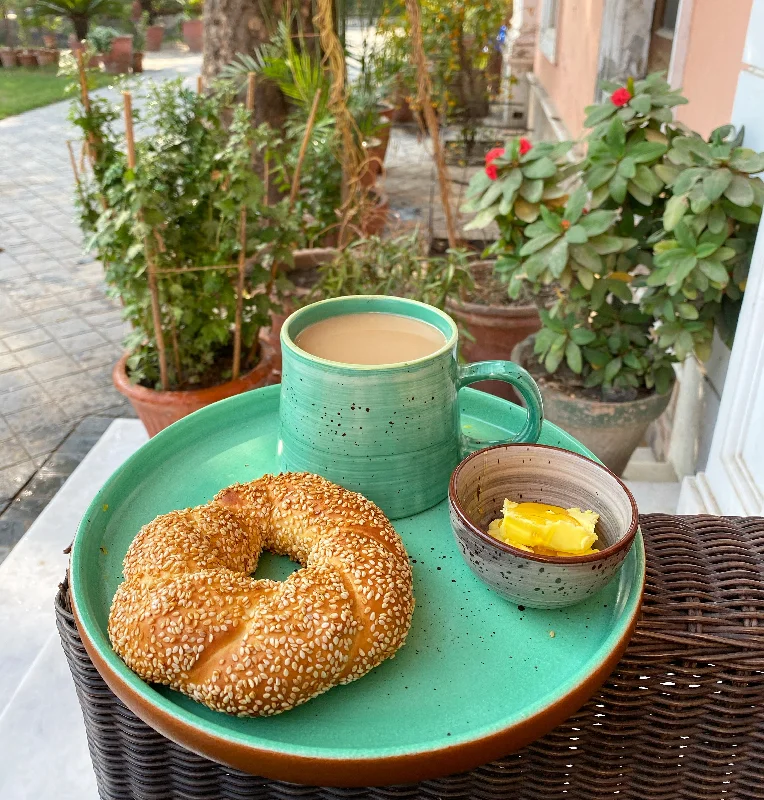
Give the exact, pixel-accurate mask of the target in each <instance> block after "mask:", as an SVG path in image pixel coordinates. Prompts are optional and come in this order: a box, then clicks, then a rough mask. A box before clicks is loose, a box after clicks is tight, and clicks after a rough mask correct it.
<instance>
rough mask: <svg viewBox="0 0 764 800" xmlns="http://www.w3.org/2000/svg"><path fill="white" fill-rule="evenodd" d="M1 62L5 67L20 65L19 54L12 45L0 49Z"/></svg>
mask: <svg viewBox="0 0 764 800" xmlns="http://www.w3.org/2000/svg"><path fill="white" fill-rule="evenodd" d="M0 63H2V65H3V68H4V69H11V68H13V67H18V65H19V58H18V54H17V53H16V51H15V50H14V49H13V48H12V47H4V48H2V49H0Z"/></svg>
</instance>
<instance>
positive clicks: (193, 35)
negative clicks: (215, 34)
mask: <svg viewBox="0 0 764 800" xmlns="http://www.w3.org/2000/svg"><path fill="white" fill-rule="evenodd" d="M183 41H184V42H185V43H186V44H187V45H188V49H189V50H190V51H191V52H192V53H201V52H202V47H203V43H204V22H203V21H202V20H201V19H187V20H186V21H185V22H184V23H183Z"/></svg>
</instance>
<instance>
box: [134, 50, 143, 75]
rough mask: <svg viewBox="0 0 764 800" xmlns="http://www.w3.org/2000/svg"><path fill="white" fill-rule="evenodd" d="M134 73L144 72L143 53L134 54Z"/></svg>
mask: <svg viewBox="0 0 764 800" xmlns="http://www.w3.org/2000/svg"><path fill="white" fill-rule="evenodd" d="M133 72H143V53H135V52H134V53H133Z"/></svg>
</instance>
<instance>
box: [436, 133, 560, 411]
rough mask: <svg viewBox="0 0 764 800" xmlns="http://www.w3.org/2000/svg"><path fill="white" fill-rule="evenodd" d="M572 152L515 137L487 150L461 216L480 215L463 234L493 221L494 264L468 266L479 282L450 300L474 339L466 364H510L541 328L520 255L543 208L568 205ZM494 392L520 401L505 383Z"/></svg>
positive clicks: (466, 352) (468, 343)
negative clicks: (520, 274)
mask: <svg viewBox="0 0 764 800" xmlns="http://www.w3.org/2000/svg"><path fill="white" fill-rule="evenodd" d="M571 146H572V143H571V142H562V143H560V144H556V145H553V144H551V143H549V142H540V143H538V144H536V145H535V146H534V145H533V144H532V143H531V142H530V141H529V140H528V139H526V138H524V137H520V138H515V139H513V140H511V141H509V142H507V144H506V146H505V147H502V148H495V149H493V150H490V151H489V152H488V153H487V154H486V157H485V160H486V166H485V169H484V170H483V171H481V172H478V173H476V174H475V175H474V176H473V178H472V180H471V181H470V185H469V188H468V190H467V194H466V201H467V202H466V203H465V205H464V206H463V207H462V210H463V211H465V212H475V216H474V217H473V219H472V220H470V221H469V222H468V223H467V224H466V225H465V230H473V229H476V228H484V227H486V226H487V225H489V224H491V223H495V224H496V225H497V226H498V229H499V238H498V239H497V240H496V241H495V242H494V243H493V244H492V245H491V246H490V247H489V248H488V249H487V250H486V252H485V256H486V257H492V258H490V259H489V260H482V261H479V262H476V263H473V264H471V266H470V268H471V269H472V271H473V276H474V278H475V285H474V287H473V288H472V289H471V291H470V292H469V293H465V294H464V296H463V297H461V298H454V299H452V300H450V301H449V312H450V313H451V314H452V315H453V316H454V317H455V318H456V319H457V320H459V322H460V323H461V324H462V325H463V327H464V328H465V329H466V330H467V331H468V332H469V334H470V337H469V338H465V342H464V344H463V345H462V350H463V353H464V356H465V357H466V358H467V359H468V360H469V361H484V360H490V359H508V358H510V357H511V354H512V350H513V348H514V347H515V345H517V344H518V343H519V342H521V341H522V340H523V339H525V338H526V337H527V336H529V335H530V334H531V333H534V332H535V331H537V330H538V329H539V328H540V327H541V321H540V319H539V312H538V308H537V305H536V303H535V301H534V297H533V295H532V293H531V292H530V291H529V288H528V286H527V285H526V284H525V283H524V282H523V281H522V280H519V279H518V277H517V274H516V268H517V265H518V264H519V261H520V257H519V255H518V253H519V250H520V248H521V247H522V245H523V244H524V242H525V235H524V231H525V229H526V227H527V226H528V225H530V224H532V223H534V222H535V221H536V220H537V219H538V217H539V215H540V214H541V208H542V206H543V207H544V208H545V209H547V210H549V209H553V208H557V207H559V206H560V205H561V204H564V202H565V200H566V199H567V195H566V193H565V190H564V188H563V184H564V181H565V178H566V176H567V174H568V172H569V170H570V162H569V161H568V160H567V154H568V152H569V151H570V149H571ZM490 391H491V392H492V393H496V394H498V395H499V396H501V397H505V398H507V399H512V400H514V399H516V398H515V395H514V393H513V392H512V390H511V388H510V387H508V386H507V384H505V383H501V382H495V383H492V384H491V385H490Z"/></svg>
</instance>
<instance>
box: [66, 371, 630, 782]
mask: <svg viewBox="0 0 764 800" xmlns="http://www.w3.org/2000/svg"><path fill="white" fill-rule="evenodd" d="M253 391H254V392H256V393H257V395H258V396H259V398H261V399H262V400H263V401H264V402H266V403H268V402H272V403H275V404H277V403H278V395H279V392H280V386H279V385H275V386H269V387H265V388H263V389H257V390H253ZM466 391H467V392H468V393H469V395H478V394H479V395H483V397H482V398H481V399H485V397H486V396H485V395H484V393H482V392H479V391H478V390H475V389H467V390H466ZM249 394H250V392H247V393H245V394H242V395H236V396H234V397H231V398H227V399H225V400H222V401H220V402H218V403H215V404H213V405H211V406H207V407H205V408H203V409H200V410H199V411H196V412H194V414H191V415H189V416H187V417H185V418H183V419H182V420H180V421H179V422H177V423H175V424H174V425H173V426H171V427H172V428H173V429H174V430H173V434H177V432H178V429H179V428H181V429H182V428H184V427H187V426H190V425H193V424H194V422H193V421H192V417H196V416H197V415H203V414H209V413H211V412H210V409H215V410H216V412H217V413H220V407H222V406H224V405H235V404H236V403H243V402H246V400H247V399H250V398H247V395H249ZM491 401H495V402H496V403H503V402H507V401H503V400H501V399H500V398H491ZM489 402H490V401H489ZM491 404H492V403H491ZM545 424H547V425H550V426H552V428H553V429H557V426H554V425H552V423H548V422H545ZM169 430H170V429H169V428H168V429H165V430H164V431H162V432H160V433H159V434H157V436H155V437H153V438H152V439H150V440H149V441H148V442H147V443H146V444H144V445H142V447H141V448H139V449H138V450H137V451H136V452H135V453H133V454H132V455H131V456H130V457H129V458H128V459H126V460H125V462H124V463H123V464H122V465H120V467H119V468H118V469H117V470H115V471H114V473H112V475H110V476H109V478H108V479H107V480H106V482H105V483H104V485H103V486H102V487H101V488H100V489H99V491H98V492H97V493H96V495H95V497H94V498H93V501H92V502H91V503H90V505H89V506H88V508H87V510H86V511H85V514H84V515H83V517H82V520H81V521H80V524H79V526H78V528H77V533H76V535H75V538H74V544H73V546H72V552H71V557H70V570H69V572H70V582H69V585H70V597H71V602H72V611H73V614H74V618H75V622H76V624H77V627H78V630H79V632H80V636H81V638H82V641H83V644H84V646H85V648H86V650H87V652H88V655H89V656H90V658H91V660H92V661H93V663H94V665H95V666H96V669H97V670H98V672H99V673H100V674H101V676H102V677H103V678H104V680H105V681H106V683H107V685H108V686H109V687H110V688H111V690H112V691H113V692H114V693H115V694H116V695H117V697H119V699H120V700H122V702H124V703H125V705H127V706H128V708H130V709H131V710H132V711H133V713H135V714H136V715H137V716H138V717H139V718H141V719H143V720H144V721H145V722H147V723H148V724H149V725H151V726H152V727H154V728H155V729H156V730H158V731H159V732H160V733H162V734H163V735H165V736H167V737H168V738H169V739H171V740H173V741H175V742H177V743H178V744H180V745H182V746H184V747H187V748H188V749H190V750H192V751H194V752H196V753H198V754H199V755H202V756H204V757H207V758H212V759H213V760H215V761H218V762H220V763H224V764H228V765H229V766H232V767H234V768H237V769H241V770H243V771H245V772H250V773H252V774H257V775H261V776H262V777H265V778H270V779H275V780H286V781H291V782H300V783H308V784H313V785H322V786H367V785H386V784H387V785H389V784H393V783H402V782H409V781H419V780H424V779H427V778H434V777H439V776H442V775H444V774H449V773H453V772H457V771H461V770H466V769H472V768H474V767H476V766H479V765H480V764H485V763H488V762H489V761H492V760H494V759H496V758H500V757H502V756H504V755H506V754H508V753H509V752H512V751H513V750H516V749H518V748H520V747H523V746H525V745H526V744H528V743H529V742H531V741H533V740H535V739H537V738H539V737H540V736H542V735H544V734H545V733H547V732H549V731H550V730H551V729H552V728H554V727H556V725H558V724H559V723H560V722H562V721H564V720H565V719H566V718H567V717H568V716H570V714H572V713H574V712H575V711H576V710H578V709H579V708H580V707H581V706H582V705H583V704H584V703H585V702H586V701H587V700H588V699H589V697H591V696H592V695H593V694H594V693H595V692H596V690H597V689H598V688H599V687H600V686H601V685H602V684H603V683H604V681H605V680H606V679H607V677H608V676H609V675H610V673H611V672H612V670H613V668H614V667H615V665H616V664H617V662H618V660H619V659H620V657H621V655H622V654H623V651H624V650H625V649H626V647H627V645H628V643H629V640H630V639H631V636H632V634H633V631H634V628H635V627H636V623H637V620H638V618H639V612H640V609H641V605H642V596H643V592H644V586H645V580H646V569H645V567H646V565H645V551H644V543H643V540H642V535H641V530H640V531H638V533H637V537H636V539H635V541H634V543H633V545H632V547H631V549H630V552H629V554H628V555H627V557H626V560H627V561H628V560H631V559H633V560H634V564H633V569H634V577H633V579H632V580H631V582H630V592H629V597H628V598H627V600H626V605H625V607H624V612H623V613H625V612H626V611H627V609H629V611H628V616H627V617H624V616H622V617H621V620H622V624H621V625H620V626H619V627H618V628H615V629H613V630H611V631H610V632H609V634H608V636H607V638H606V639H605V640H604V641H603V642H602V643H601V644H600V646H599V647H598V648H597V650H596V651H595V654H594V655H593V656H592V657H591V658H590V659H589V662H590V663H591V661H596V664H597V665H596V667H595V669H594V670H593V671H591V672H589V673H588V674H586V675H585V676H584V677H580V675H578V674H577V675H575V676H573V677H572V678H571V679H570V680H569V681H568V682H567V683H566V684H563V687H564V688H563V690H562V691H561V689H560V687H559V686H557V687H556V688H555V691H554V693H553V696H552V697H550V694H549V693H548V694H547V695H545V696H543V697H542V698H540V699H539V700H537V701H536V703H534V704H533V705H532V706H531V707H530V708H529V709H526V713H524V714H523V716H521V717H520V718H519V719H518V718H517V717H515V719H514V720H513V721H512V722H511V723H509V724H504V725H500V726H498V727H496V726H493V727H492V728H490V729H482V730H480V731H478V732H477V733H473V734H471V735H470V736H468V737H464V738H462V739H457V740H455V741H453V742H449V743H447V744H440V745H439V744H435V745H433V746H432V747H430V748H428V749H426V750H421V749H420V750H416V751H411V750H405V749H397V750H396V749H395V748H385V749H384V750H379V751H378V752H377V754H375V755H368V754H363V751H359V756H358V757H353V756H352V755H349V754H348V752H347V750H345V751H343V752H342V754H341V755H332V754H331V753H330V752H329V748H327V751H326V752H321V750H320V749H317V748H315V747H312V748H307V747H305V746H304V745H295V746H293V747H292V748H291V749H290V751H289V752H285V751H284V750H282V749H278V748H276V747H268V746H265V745H263V744H262V743H258V744H255V743H252V742H249V741H247V739H248V737H247V736H242V735H239V734H237V733H234V732H231V731H230V730H227V729H223V728H222V727H221V726H220V725H218V724H217V723H215V722H211V721H206V720H205V721H204V722H203V723H200V721H199V719H198V718H193V717H192V715H191V714H190V712H188V711H186V710H185V709H182V708H180V707H178V706H177V705H176V704H174V703H173V702H172V701H170V700H169V699H167V698H166V697H165V696H163V695H162V694H160V693H159V692H158V691H157V690H156V689H154V688H153V686H152V685H150V684H148V683H146V682H144V681H143V680H142V679H141V678H139V677H138V676H137V675H136V674H135V673H133V672H132V671H131V670H130V669H129V668H128V667H127V665H126V664H124V662H123V661H122V660H121V659H119V657H118V656H117V655H116V653H115V652H114V651H113V649H112V648H111V645H110V643H109V641H108V636H107V635H105V634H104V633H103V632H101V631H100V628H99V626H98V624H97V623H96V622H95V620H94V619H92V617H91V616H90V613H89V611H88V602H87V600H86V599H85V600H83V603H82V604H81V603H80V594H81V592H82V596H83V597H84V598H86V597H87V595H86V594H85V592H84V589H83V586H82V582H83V580H84V577H85V575H84V567H83V564H84V557H83V556H82V555H81V550H82V547H84V545H82V544H81V543H82V540H83V538H84V536H85V529H86V528H87V527H88V525H89V524H90V518H91V516H92V515H93V514H94V513H95V512H97V510H98V508H99V507H100V506H102V505H103V500H102V498H103V496H104V495H105V494H106V493H107V492H109V491H111V489H112V487H113V485H114V484H115V483H116V482H117V481H118V480H119V479H120V477H121V475H122V473H123V472H124V471H125V470H127V469H128V468H129V467H130V465H131V464H132V463H134V461H136V460H137V459H138V458H139V457H145V450H146V448H154V449H156V448H158V447H159V446H160V445H161V442H162V440H163V439H164V438H166V437H165V434H166V433H167V431H169ZM141 454H142V455H141ZM624 566H626V564H624ZM620 574H621V572H620V571H619V575H620Z"/></svg>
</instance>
